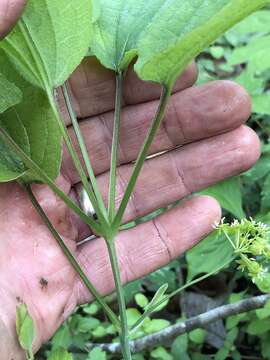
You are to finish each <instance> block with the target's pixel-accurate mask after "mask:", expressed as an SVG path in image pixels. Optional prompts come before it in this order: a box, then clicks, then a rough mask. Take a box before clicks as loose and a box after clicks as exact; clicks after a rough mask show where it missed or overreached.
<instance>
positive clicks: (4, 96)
mask: <svg viewBox="0 0 270 360" xmlns="http://www.w3.org/2000/svg"><path fill="white" fill-rule="evenodd" d="M0 89H1V90H0V114H1V113H3V112H5V111H6V110H7V109H9V108H10V107H12V106H14V105H17V104H18V103H19V102H21V101H22V92H21V90H20V89H19V88H17V86H16V85H15V84H13V83H11V82H10V81H8V80H7V79H6V78H5V77H4V76H3V75H2V74H1V73H0Z"/></svg>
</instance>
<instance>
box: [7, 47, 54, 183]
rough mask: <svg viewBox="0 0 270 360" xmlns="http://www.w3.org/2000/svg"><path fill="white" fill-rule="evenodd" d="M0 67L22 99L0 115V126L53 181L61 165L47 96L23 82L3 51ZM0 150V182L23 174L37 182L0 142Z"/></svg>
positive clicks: (40, 90)
mask: <svg viewBox="0 0 270 360" xmlns="http://www.w3.org/2000/svg"><path fill="white" fill-rule="evenodd" d="M0 68H1V70H2V72H3V73H4V75H5V77H6V78H7V79H8V81H9V82H10V83H11V84H16V86H18V87H19V88H20V89H21V91H20V94H21V96H22V98H21V102H20V103H19V104H17V105H15V104H14V105H15V106H13V107H12V108H10V109H9V110H8V111H6V112H4V113H2V114H1V115H0V121H1V122H0V126H1V127H4V129H5V130H6V131H7V132H8V133H9V135H10V136H11V137H12V138H13V140H15V142H16V143H17V144H18V145H19V146H20V147H21V148H22V149H23V150H24V151H25V152H26V154H27V155H29V156H30V157H31V158H32V160H33V161H34V162H35V163H36V164H38V165H39V166H40V167H41V168H42V169H43V170H45V171H46V173H47V175H48V176H50V177H51V178H52V179H54V178H55V177H56V176H57V175H58V173H59V167H60V162H61V135H60V132H59V129H58V125H57V123H56V122H55V120H54V114H53V112H52V110H51V107H50V104H49V101H48V98H47V95H46V93H45V92H44V91H43V90H42V89H39V88H37V87H34V86H33V85H31V84H29V83H28V82H27V81H25V80H24V79H23V78H22V77H21V76H20V75H19V74H18V72H16V69H14V67H13V65H12V64H11V63H10V62H9V59H8V58H7V56H6V55H5V53H4V52H3V51H0ZM13 86H15V85H13ZM16 86H15V87H16ZM0 147H1V149H2V151H1V155H0V182H6V181H11V180H14V179H17V178H19V177H21V176H22V175H24V177H25V176H26V175H27V176H26V177H25V179H26V178H27V179H28V181H34V180H38V179H37V178H36V177H35V176H33V175H31V174H30V173H29V172H27V173H26V170H27V169H26V168H25V167H24V165H23V163H22V162H21V161H20V160H19V159H18V157H17V156H16V155H14V154H13V153H12V152H11V150H10V149H9V148H7V147H6V145H5V144H4V142H3V141H0ZM25 173H26V174H25Z"/></svg>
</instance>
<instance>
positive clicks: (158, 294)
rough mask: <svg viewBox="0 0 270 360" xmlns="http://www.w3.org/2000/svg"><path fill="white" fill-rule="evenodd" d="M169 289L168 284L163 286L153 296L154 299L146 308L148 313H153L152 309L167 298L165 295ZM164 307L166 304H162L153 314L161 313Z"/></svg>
mask: <svg viewBox="0 0 270 360" xmlns="http://www.w3.org/2000/svg"><path fill="white" fill-rule="evenodd" d="M167 289H168V284H163V285H161V287H160V288H159V289H158V290H157V292H156V293H155V295H154V296H153V299H152V300H151V301H150V303H149V304H148V305H147V306H146V308H145V311H148V310H150V311H151V308H153V307H154V306H155V305H156V304H158V303H159V302H160V301H162V299H163V298H164V297H165V293H166V291H167ZM164 303H165V306H166V302H164ZM163 307H164V304H161V305H160V306H158V307H157V308H156V309H154V310H153V312H157V311H160V310H161V309H162V308H163Z"/></svg>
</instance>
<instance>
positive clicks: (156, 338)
mask: <svg viewBox="0 0 270 360" xmlns="http://www.w3.org/2000/svg"><path fill="white" fill-rule="evenodd" d="M268 300H270V295H260V296H255V297H252V298H249V299H245V300H241V301H239V302H237V303H234V304H229V305H222V306H219V307H217V308H215V309H212V310H210V311H207V312H205V313H203V314H200V315H198V316H194V317H192V318H190V319H188V320H186V321H184V322H181V323H178V324H175V325H173V326H169V327H168V328H166V329H164V330H162V331H159V332H157V333H155V334H152V335H149V336H145V337H144V338H142V339H139V340H135V341H131V342H130V346H131V350H132V352H133V353H138V352H141V351H143V350H145V349H149V348H152V347H153V346H155V345H157V344H161V343H164V342H167V341H168V340H172V339H174V338H175V337H176V336H178V335H182V334H185V333H188V332H190V331H192V330H194V329H198V328H203V327H204V326H205V325H208V324H209V323H212V322H214V321H217V320H219V319H225V318H227V317H229V316H232V315H236V314H241V313H244V312H247V311H251V310H256V309H259V308H262V307H263V306H264V305H265V304H266V303H267V301H268ZM94 347H100V348H101V349H102V350H105V351H107V352H109V353H120V352H121V347H120V344H118V343H113V344H87V350H91V349H92V348H94Z"/></svg>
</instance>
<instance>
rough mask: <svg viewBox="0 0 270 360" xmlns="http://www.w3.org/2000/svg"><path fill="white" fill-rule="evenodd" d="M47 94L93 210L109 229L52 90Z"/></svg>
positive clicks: (102, 223) (48, 90)
mask: <svg viewBox="0 0 270 360" xmlns="http://www.w3.org/2000/svg"><path fill="white" fill-rule="evenodd" d="M47 94H48V98H49V102H50V105H51V108H52V110H53V112H54V115H55V119H56V120H57V123H58V126H59V129H60V131H61V134H62V136H63V138H64V140H65V143H66V146H67V148H68V151H69V153H70V156H71V158H72V160H73V163H74V166H75V168H76V170H77V172H78V175H79V177H80V179H81V182H82V184H83V186H84V189H85V190H86V192H87V195H88V197H89V199H90V201H91V203H92V205H93V208H94V210H95V212H96V214H97V217H98V219H99V221H100V223H101V225H102V226H103V227H104V228H108V222H107V220H106V218H105V217H104V215H103V212H102V211H101V209H100V207H99V206H98V203H97V199H96V197H95V194H94V193H93V190H92V188H91V186H90V184H89V181H88V179H87V176H86V174H85V172H84V169H83V167H82V165H81V162H80V159H79V157H78V154H77V152H76V150H75V148H74V146H73V143H72V141H71V138H70V136H69V134H68V131H67V128H66V126H65V124H64V123H63V121H62V119H61V117H60V115H59V111H58V109H57V108H56V105H55V101H54V97H53V94H52V92H51V91H50V89H47Z"/></svg>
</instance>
